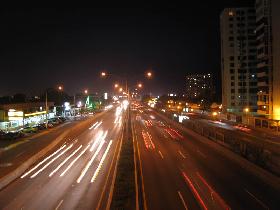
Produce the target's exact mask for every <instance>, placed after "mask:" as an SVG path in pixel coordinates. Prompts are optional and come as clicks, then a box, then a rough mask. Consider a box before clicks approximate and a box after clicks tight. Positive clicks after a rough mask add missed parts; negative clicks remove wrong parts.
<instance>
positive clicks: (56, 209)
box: [55, 200, 63, 210]
mask: <svg viewBox="0 0 280 210" xmlns="http://www.w3.org/2000/svg"><path fill="white" fill-rule="evenodd" d="M62 203H63V200H61V201H60V202H59V204H58V205H57V206H56V208H55V210H58V209H59V207H60V206H61V204H62Z"/></svg>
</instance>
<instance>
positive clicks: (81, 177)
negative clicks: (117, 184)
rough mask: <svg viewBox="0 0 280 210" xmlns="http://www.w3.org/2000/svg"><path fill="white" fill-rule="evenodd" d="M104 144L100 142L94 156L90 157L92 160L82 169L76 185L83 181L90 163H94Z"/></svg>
mask: <svg viewBox="0 0 280 210" xmlns="http://www.w3.org/2000/svg"><path fill="white" fill-rule="evenodd" d="M104 143H105V141H104V140H102V141H101V142H100V144H99V146H98V148H97V150H96V151H95V153H94V155H93V156H92V158H91V159H90V161H89V162H88V163H87V165H86V167H85V168H84V169H83V171H82V173H81V175H80V176H79V178H78V179H77V183H80V182H81V181H82V179H83V177H84V176H85V174H86V173H87V171H88V169H89V167H90V166H91V164H92V162H93V161H94V159H95V158H96V156H97V155H98V153H99V152H100V150H101V148H102V146H103V144H104Z"/></svg>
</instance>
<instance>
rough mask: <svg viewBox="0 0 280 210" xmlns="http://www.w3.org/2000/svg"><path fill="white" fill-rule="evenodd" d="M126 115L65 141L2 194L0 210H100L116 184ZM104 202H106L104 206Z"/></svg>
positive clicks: (106, 117)
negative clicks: (114, 170) (113, 172)
mask: <svg viewBox="0 0 280 210" xmlns="http://www.w3.org/2000/svg"><path fill="white" fill-rule="evenodd" d="M122 115H123V112H118V113H117V114H116V109H115V108H113V109H112V110H110V111H108V112H107V113H105V114H104V115H103V116H102V117H100V118H98V119H97V120H96V121H93V122H92V124H91V125H89V126H87V127H86V128H84V127H82V128H81V129H83V130H81V131H79V132H77V133H78V134H77V135H74V134H73V135H72V136H71V138H67V139H65V140H63V142H64V143H63V144H61V145H59V146H58V147H56V148H55V149H54V150H52V151H51V152H50V153H48V154H47V155H46V156H45V157H44V158H42V159H41V160H40V161H38V162H37V163H36V164H34V165H33V166H32V167H30V168H29V169H28V170H27V171H26V172H25V173H24V174H22V175H21V177H20V178H18V179H17V180H15V181H14V182H12V183H11V184H10V185H8V186H7V187H6V188H4V189H3V190H2V191H0V209H11V210H15V209H28V210H31V209H34V210H38V209H96V208H97V207H99V208H100V209H102V208H104V206H105V207H106V201H107V200H108V199H106V198H107V197H108V193H109V191H110V188H108V187H106V186H108V183H109V186H110V183H111V181H112V178H111V177H112V176H108V174H109V171H110V174H111V170H110V169H112V168H114V167H112V164H115V162H114V161H112V160H113V157H115V154H116V151H117V148H118V147H119V146H118V145H119V142H120V135H121V129H122ZM103 202H105V204H104V203H103Z"/></svg>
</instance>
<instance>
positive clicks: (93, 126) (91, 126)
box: [89, 121, 98, 130]
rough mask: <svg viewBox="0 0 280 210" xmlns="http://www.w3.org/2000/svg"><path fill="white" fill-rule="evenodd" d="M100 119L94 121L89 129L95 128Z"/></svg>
mask: <svg viewBox="0 0 280 210" xmlns="http://www.w3.org/2000/svg"><path fill="white" fill-rule="evenodd" d="M97 123H98V121H97V122H96V123H94V124H93V125H92V126H91V127H89V130H91V129H93V128H94V127H95V126H96V125H97Z"/></svg>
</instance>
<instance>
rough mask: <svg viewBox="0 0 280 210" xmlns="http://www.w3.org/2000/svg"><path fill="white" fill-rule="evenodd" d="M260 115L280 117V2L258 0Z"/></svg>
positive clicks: (271, 117) (276, 0)
mask: <svg viewBox="0 0 280 210" xmlns="http://www.w3.org/2000/svg"><path fill="white" fill-rule="evenodd" d="M255 6H256V20H257V27H256V34H257V59H258V65H257V68H258V88H259V92H258V114H261V115H264V116H267V117H268V118H270V119H276V120H280V61H279V59H280V23H279V21H280V2H279V0H256V5H255Z"/></svg>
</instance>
